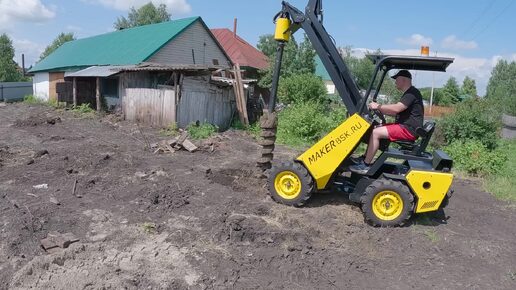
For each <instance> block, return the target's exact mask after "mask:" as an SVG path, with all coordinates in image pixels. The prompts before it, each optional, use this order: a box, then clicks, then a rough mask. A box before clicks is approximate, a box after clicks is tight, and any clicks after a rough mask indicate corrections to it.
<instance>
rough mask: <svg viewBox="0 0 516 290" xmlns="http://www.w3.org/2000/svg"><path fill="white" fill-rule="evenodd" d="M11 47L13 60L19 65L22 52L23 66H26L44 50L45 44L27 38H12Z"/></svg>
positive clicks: (35, 59) (33, 61) (34, 60)
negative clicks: (13, 52) (23, 57)
mask: <svg viewBox="0 0 516 290" xmlns="http://www.w3.org/2000/svg"><path fill="white" fill-rule="evenodd" d="M12 41H13V47H14V51H15V56H14V60H15V61H16V62H17V63H18V64H19V65H20V66H21V65H22V58H21V55H22V53H23V54H24V55H25V67H26V68H28V67H30V66H31V65H33V64H34V63H36V61H37V60H39V56H40V55H41V53H42V52H43V50H45V46H44V45H42V44H39V43H35V42H32V41H30V40H27V39H16V38H13V39H12Z"/></svg>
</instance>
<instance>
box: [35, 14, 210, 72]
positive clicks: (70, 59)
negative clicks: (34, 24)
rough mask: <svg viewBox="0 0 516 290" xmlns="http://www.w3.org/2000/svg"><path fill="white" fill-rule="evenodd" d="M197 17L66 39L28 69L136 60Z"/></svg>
mask: <svg viewBox="0 0 516 290" xmlns="http://www.w3.org/2000/svg"><path fill="white" fill-rule="evenodd" d="M198 19H200V17H190V18H184V19H178V20H173V21H168V22H162V23H157V24H150V25H144V26H138V27H134V28H128V29H124V30H118V31H114V32H110V33H106V34H101V35H97V36H93V37H88V38H83V39H78V40H74V41H70V42H66V43H65V44H63V45H62V46H61V47H59V48H58V49H56V50H55V51H54V52H53V53H51V54H50V55H49V56H47V57H46V58H44V59H43V60H41V61H40V62H38V63H37V64H36V65H34V67H32V69H31V70H30V72H38V71H52V70H56V69H67V68H71V67H85V66H92V65H134V64H139V63H141V62H143V61H145V60H147V59H148V58H150V57H151V56H152V55H153V54H154V53H155V52H157V51H158V50H159V49H160V48H162V47H163V46H164V45H165V44H167V43H168V42H169V41H171V40H172V39H174V38H175V37H176V36H177V35H179V34H180V33H181V32H182V31H184V30H185V29H186V28H187V27H189V26H190V25H191V24H192V23H194V22H195V21H197V20H198ZM201 21H202V20H201Z"/></svg>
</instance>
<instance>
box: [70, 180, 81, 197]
mask: <svg viewBox="0 0 516 290" xmlns="http://www.w3.org/2000/svg"><path fill="white" fill-rule="evenodd" d="M72 195H73V196H75V197H77V198H81V197H82V195H80V194H77V178H75V179H74V181H73V187H72Z"/></svg>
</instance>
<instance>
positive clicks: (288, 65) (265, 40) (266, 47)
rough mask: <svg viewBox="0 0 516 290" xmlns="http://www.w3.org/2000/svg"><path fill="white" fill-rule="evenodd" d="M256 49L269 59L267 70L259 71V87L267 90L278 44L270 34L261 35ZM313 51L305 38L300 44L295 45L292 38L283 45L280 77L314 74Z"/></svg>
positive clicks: (294, 40) (295, 42)
mask: <svg viewBox="0 0 516 290" xmlns="http://www.w3.org/2000/svg"><path fill="white" fill-rule="evenodd" d="M257 47H258V49H259V50H261V51H262V52H263V53H264V54H265V55H266V56H268V58H269V63H270V66H269V68H267V69H265V70H263V71H261V76H260V81H259V83H258V84H259V85H260V86H261V87H264V88H267V87H270V86H271V83H272V74H273V71H274V65H275V59H276V48H277V47H278V43H277V42H276V41H275V40H274V36H273V35H272V34H267V35H262V36H260V39H259V41H258V44H257ZM314 57H315V50H314V49H313V48H312V44H311V43H310V40H309V39H308V38H307V37H306V36H305V38H304V40H303V42H302V43H301V44H299V45H298V44H297V41H296V39H295V38H294V36H291V39H290V41H289V42H287V43H286V44H285V49H284V51H283V59H282V65H281V77H282V78H286V77H289V76H291V75H293V74H300V73H312V74H313V73H314V72H315V59H314Z"/></svg>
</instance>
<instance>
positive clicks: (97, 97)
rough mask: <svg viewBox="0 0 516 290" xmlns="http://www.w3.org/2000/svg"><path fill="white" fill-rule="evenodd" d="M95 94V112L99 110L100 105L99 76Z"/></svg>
mask: <svg viewBox="0 0 516 290" xmlns="http://www.w3.org/2000/svg"><path fill="white" fill-rule="evenodd" d="M95 96H96V99H97V112H100V110H101V107H102V106H101V104H100V78H99V77H97V86H96V93H95Z"/></svg>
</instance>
